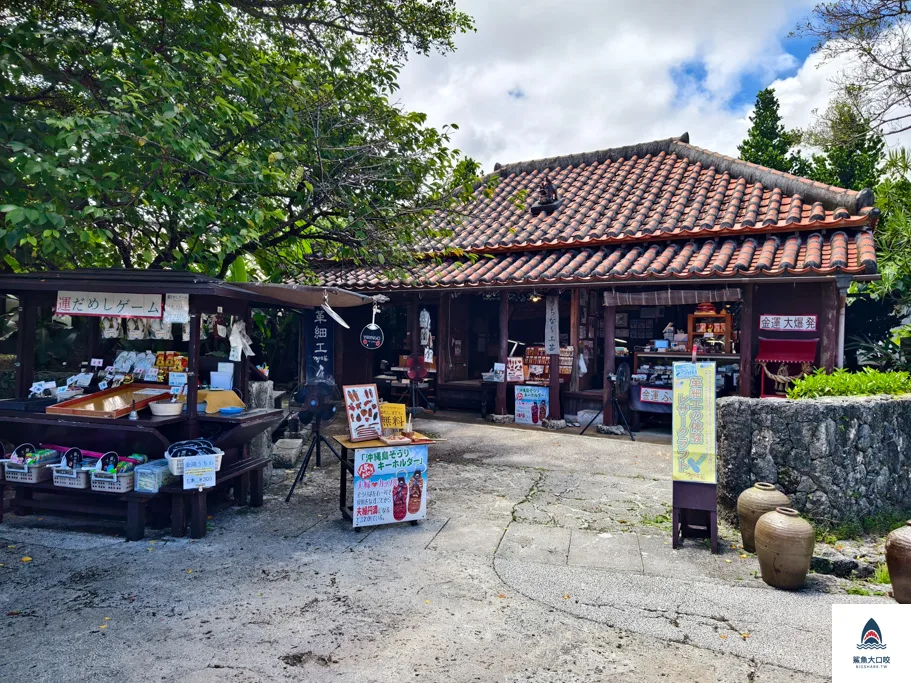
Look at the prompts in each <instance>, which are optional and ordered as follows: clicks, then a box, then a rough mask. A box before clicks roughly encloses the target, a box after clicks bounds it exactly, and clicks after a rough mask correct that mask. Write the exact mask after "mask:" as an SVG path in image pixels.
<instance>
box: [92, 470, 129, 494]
mask: <svg viewBox="0 0 911 683" xmlns="http://www.w3.org/2000/svg"><path fill="white" fill-rule="evenodd" d="M91 474H92V490H93V491H101V492H103V493H127V492H129V491H132V490H133V473H132V472H92V473H91Z"/></svg>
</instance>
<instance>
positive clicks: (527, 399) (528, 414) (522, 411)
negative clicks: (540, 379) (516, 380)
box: [515, 385, 550, 425]
mask: <svg viewBox="0 0 911 683" xmlns="http://www.w3.org/2000/svg"><path fill="white" fill-rule="evenodd" d="M515 399H516V413H515V421H516V423H518V424H526V425H540V424H542V423H543V422H544V420H546V419H547V415H548V413H549V410H548V408H549V405H550V389H549V388H548V387H536V386H529V385H517V386H516V387H515Z"/></svg>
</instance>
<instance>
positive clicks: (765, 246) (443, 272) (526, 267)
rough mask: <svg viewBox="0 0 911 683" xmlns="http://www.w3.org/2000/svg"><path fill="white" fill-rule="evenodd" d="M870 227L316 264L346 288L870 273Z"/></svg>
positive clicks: (873, 261) (331, 282)
mask: <svg viewBox="0 0 911 683" xmlns="http://www.w3.org/2000/svg"><path fill="white" fill-rule="evenodd" d="M875 271H876V256H875V252H874V247H873V235H872V234H871V233H870V232H868V231H863V232H858V233H856V234H854V235H853V236H849V235H848V234H847V233H845V232H844V231H837V232H835V233H834V234H832V235H830V236H828V237H824V236H823V235H821V234H820V233H818V232H814V233H810V234H808V235H807V234H799V233H794V234H791V235H767V236H756V237H747V238H745V239H739V238H736V237H730V238H727V239H707V240H684V241H679V242H666V241H662V242H652V243H645V244H639V245H622V246H603V247H596V248H575V249H546V250H537V251H522V252H511V253H502V254H497V255H495V256H493V257H480V258H477V259H475V260H470V259H467V258H442V259H439V260H438V259H427V260H424V261H423V262H421V263H419V264H417V265H416V266H414V267H411V268H408V269H399V270H397V271H393V270H389V269H380V268H372V267H371V268H349V267H346V266H341V265H327V266H326V267H325V268H322V269H320V274H321V277H322V280H323V283H324V284H326V285H331V286H335V287H343V288H346V289H368V290H379V289H382V290H386V289H403V288H421V289H425V288H426V289H431V288H445V289H448V288H464V287H491V286H493V287H497V286H510V285H550V284H563V283H608V284H612V283H617V284H620V283H623V282H645V281H653V282H667V281H679V280H683V279H689V280H694V279H709V278H715V279H718V278H741V277H751V276H752V277H770V276H782V275H787V276H793V275H831V274H835V273H848V274H854V275H859V274H869V273H873V272H875Z"/></svg>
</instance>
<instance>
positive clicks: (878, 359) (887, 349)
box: [845, 336, 911, 371]
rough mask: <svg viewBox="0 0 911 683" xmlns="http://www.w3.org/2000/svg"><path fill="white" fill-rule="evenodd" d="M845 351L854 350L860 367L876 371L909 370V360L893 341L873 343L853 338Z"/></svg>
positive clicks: (872, 341) (910, 362)
mask: <svg viewBox="0 0 911 683" xmlns="http://www.w3.org/2000/svg"><path fill="white" fill-rule="evenodd" d="M845 349H846V350H847V349H856V350H857V360H858V362H859V363H860V365H866V366H870V367H872V368H874V369H876V370H895V371H904V370H911V359H909V358H908V356H907V355H906V354H905V352H904V351H903V350H902V348H901V345H900V344H899V343H898V342H897V341H895V340H894V339H883V340H880V341H874V340H873V339H871V338H869V337H865V336H862V337H853V338H852V340H851V342H850V343H849V344H846V345H845Z"/></svg>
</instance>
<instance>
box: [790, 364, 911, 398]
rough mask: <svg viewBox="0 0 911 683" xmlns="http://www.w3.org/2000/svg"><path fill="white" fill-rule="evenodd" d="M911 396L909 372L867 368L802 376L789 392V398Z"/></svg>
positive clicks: (823, 371) (819, 372) (821, 370)
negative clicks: (910, 394) (856, 370)
mask: <svg viewBox="0 0 911 683" xmlns="http://www.w3.org/2000/svg"><path fill="white" fill-rule="evenodd" d="M908 393H911V375H909V374H908V373H907V372H881V371H879V370H873V369H871V368H864V369H863V370H861V371H860V372H849V371H847V370H845V369H843V368H839V369H838V370H836V371H835V372H833V373H832V374H826V372H825V370H824V369H822V368H820V369H819V370H817V371H816V372H815V373H813V374H810V375H806V376H805V377H801V378H800V379H798V380H797V381H795V382H794V383H793V384H791V387H790V388H789V389H788V398H792V399H802V398H823V397H826V396H875V395H877V394H889V395H898V394H908Z"/></svg>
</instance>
